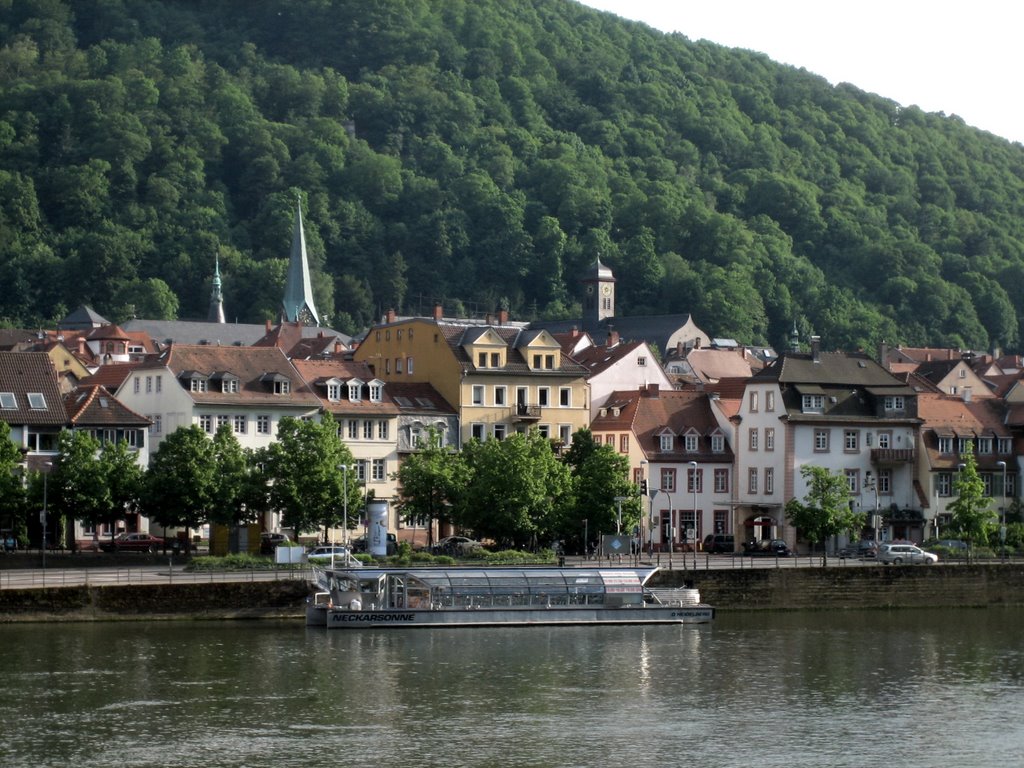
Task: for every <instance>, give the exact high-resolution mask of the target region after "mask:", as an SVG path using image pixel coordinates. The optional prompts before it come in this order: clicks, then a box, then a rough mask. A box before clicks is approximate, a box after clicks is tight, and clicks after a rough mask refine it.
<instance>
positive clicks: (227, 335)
mask: <svg viewBox="0 0 1024 768" xmlns="http://www.w3.org/2000/svg"><path fill="white" fill-rule="evenodd" d="M122 328H123V330H124V331H125V332H126V333H128V334H129V335H131V334H133V332H137V331H142V332H144V333H147V334H148V335H149V337H150V338H151V339H152V340H153V341H154V342H155V343H156V344H157V345H158V346H159V347H160V348H165V347H167V345H168V344H171V343H174V344H209V345H211V346H215V345H222V346H226V347H228V346H243V347H248V346H251V345H253V344H255V343H256V342H257V341H259V340H260V339H262V338H263V337H264V336H266V335H267V333H268V331H269V330H270V329H269V328H268V327H267V324H266V323H208V322H202V321H192V320H128V321H127V322H126V323H124V325H123V326H122ZM320 333H323V334H324V335H333V336H337V337H340V338H341V339H342V340H343V341H346V343H347V340H348V339H349V337H348V336H345V335H344V334H342V333H339V332H338V331H335V330H332V329H330V328H325V327H323V326H320V327H319V328H318V327H315V326H303V327H302V337H303V338H313V337H316V336H318V335H319V334H320Z"/></svg>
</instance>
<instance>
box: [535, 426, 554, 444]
mask: <svg viewBox="0 0 1024 768" xmlns="http://www.w3.org/2000/svg"><path fill="white" fill-rule="evenodd" d="M537 432H538V433H539V434H540V436H541V437H543V438H544V439H545V440H547V439H549V438H550V437H551V425H550V424H541V425H540V426H539V427H537Z"/></svg>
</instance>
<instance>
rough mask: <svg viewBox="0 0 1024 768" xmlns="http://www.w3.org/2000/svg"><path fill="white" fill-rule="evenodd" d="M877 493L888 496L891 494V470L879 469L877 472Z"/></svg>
mask: <svg viewBox="0 0 1024 768" xmlns="http://www.w3.org/2000/svg"><path fill="white" fill-rule="evenodd" d="M878 492H879V493H880V494H885V495H887V496H888V495H889V494H891V493H892V470H891V469H880V470H878Z"/></svg>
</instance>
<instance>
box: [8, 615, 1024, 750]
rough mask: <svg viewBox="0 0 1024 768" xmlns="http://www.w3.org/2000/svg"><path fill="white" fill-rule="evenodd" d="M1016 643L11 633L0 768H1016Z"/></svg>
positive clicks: (936, 634) (921, 621)
mask: <svg viewBox="0 0 1024 768" xmlns="http://www.w3.org/2000/svg"><path fill="white" fill-rule="evenodd" d="M1022 629H1024V611H1021V610H1013V609H1006V610H1001V609H990V610H977V611H967V610H965V611H942V612H931V611H913V612H903V613H890V612H882V611H876V612H863V613H825V612H822V613H808V614H771V615H757V614H745V615H728V614H725V615H721V616H720V617H719V618H718V620H716V622H715V623H714V624H713V625H710V626H703V627H671V626H665V627H589V628H533V629H516V630H502V629H495V628H478V629H472V630H444V629H440V630H428V629H421V630H412V631H397V630H390V631H389V630H384V631H376V632H374V631H366V632H343V631H334V632H328V631H326V630H319V629H312V630H307V629H303V628H301V627H299V626H297V625H296V624H294V623H262V622H260V623H217V624H205V623H154V624H78V625H74V624H73V625H62V626H49V625H47V626H42V625H36V626H16V625H8V626H4V627H0V640H2V642H3V647H4V649H5V651H4V658H5V662H6V674H5V675H4V676H3V678H2V681H3V682H2V683H0V693H2V695H0V718H2V722H3V723H4V724H5V725H6V726H7V727H6V729H5V731H6V734H8V738H7V741H6V743H5V744H4V746H3V747H2V749H3V757H2V760H0V763H2V764H3V765H5V766H38V765H43V766H48V765H54V766H57V765H60V766H65V765H69V764H73V765H76V766H111V765H120V766H125V768H128V767H130V766H166V765H176V766H177V765H180V766H204V767H210V766H251V767H253V768H255V767H258V766H282V765H283V766H290V765H295V766H298V765H303V766H309V765H318V764H320V763H323V762H327V763H334V762H339V761H343V762H356V763H372V764H373V765H375V766H566V765H576V766H592V765H605V764H613V763H624V764H627V765H631V766H665V765H674V764H678V763H680V762H682V761H683V760H696V762H697V763H698V764H699V765H702V766H746V765H755V764H756V765H764V766H774V765H780V766H781V765H786V766H794V765H795V766H821V765H834V766H881V765H889V764H903V763H905V762H918V763H921V764H924V765H930V764H946V763H949V764H960V765H969V766H970V765H989V764H996V763H1000V764H1007V765H1012V764H1016V762H1018V761H1019V755H1020V753H1021V751H1022V749H1024V736H1021V735H1020V734H1019V733H1018V730H1019V729H1016V728H1015V727H1012V726H1011V725H1010V724H1012V723H1019V722H1021V721H1022V719H1024V696H1022V695H1021V680H1022V673H1024V649H1022V644H1021V641H1020V640H1019V638H1020V637H1021V631H1022ZM893 745H898V752H897V753H894V752H893V751H892V747H893ZM909 756H913V758H912V759H911V758H910V757H909Z"/></svg>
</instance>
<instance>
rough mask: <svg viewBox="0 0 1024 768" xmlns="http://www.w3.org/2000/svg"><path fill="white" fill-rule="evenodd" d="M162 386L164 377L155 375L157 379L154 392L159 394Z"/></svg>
mask: <svg viewBox="0 0 1024 768" xmlns="http://www.w3.org/2000/svg"><path fill="white" fill-rule="evenodd" d="M163 384H164V377H163V376H161V375H159V374H157V377H156V391H157V392H160V391H162V390H163Z"/></svg>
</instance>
